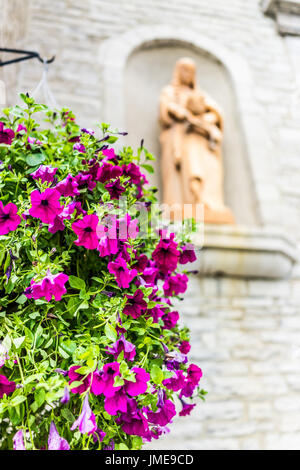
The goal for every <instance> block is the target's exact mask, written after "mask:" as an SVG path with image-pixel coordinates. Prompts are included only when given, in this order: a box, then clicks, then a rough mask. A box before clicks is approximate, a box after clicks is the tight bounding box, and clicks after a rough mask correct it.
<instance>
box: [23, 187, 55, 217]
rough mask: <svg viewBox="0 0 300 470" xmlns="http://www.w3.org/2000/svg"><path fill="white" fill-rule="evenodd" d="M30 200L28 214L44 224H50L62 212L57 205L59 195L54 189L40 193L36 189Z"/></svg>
mask: <svg viewBox="0 0 300 470" xmlns="http://www.w3.org/2000/svg"><path fill="white" fill-rule="evenodd" d="M30 198H31V208H30V209H29V214H30V215H31V216H32V217H37V218H39V219H41V221H42V222H43V223H44V224H51V223H52V222H53V221H54V219H55V217H56V216H57V215H59V214H60V213H61V212H62V210H63V207H62V206H61V205H60V203H59V198H60V193H59V192H58V191H56V189H51V188H47V189H45V191H43V192H42V193H40V192H39V191H38V190H37V189H36V190H35V191H33V192H32V193H31V196H30Z"/></svg>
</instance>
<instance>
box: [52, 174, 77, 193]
mask: <svg viewBox="0 0 300 470" xmlns="http://www.w3.org/2000/svg"><path fill="white" fill-rule="evenodd" d="M55 189H56V190H57V191H58V192H59V193H60V194H61V195H62V196H64V197H68V196H71V197H74V196H78V195H79V194H80V193H79V191H78V183H77V181H76V178H74V177H73V176H72V175H71V174H70V173H69V174H68V176H67V177H66V178H65V179H63V180H62V181H60V182H59V183H58V184H57V185H56V186H55Z"/></svg>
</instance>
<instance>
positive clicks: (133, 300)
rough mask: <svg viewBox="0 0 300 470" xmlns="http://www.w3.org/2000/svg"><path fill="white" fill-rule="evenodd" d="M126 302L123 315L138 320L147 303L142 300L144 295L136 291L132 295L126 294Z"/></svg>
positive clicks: (138, 290)
mask: <svg viewBox="0 0 300 470" xmlns="http://www.w3.org/2000/svg"><path fill="white" fill-rule="evenodd" d="M126 297H127V302H126V305H125V307H124V309H123V313H125V314H126V315H130V316H131V317H132V318H134V319H137V318H139V317H140V316H141V315H142V313H143V312H145V311H146V309H147V302H146V301H145V300H144V294H143V292H142V291H141V290H140V289H137V290H136V291H135V293H134V294H133V295H130V294H126Z"/></svg>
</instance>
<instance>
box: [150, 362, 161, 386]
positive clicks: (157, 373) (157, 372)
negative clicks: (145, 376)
mask: <svg viewBox="0 0 300 470" xmlns="http://www.w3.org/2000/svg"><path fill="white" fill-rule="evenodd" d="M150 375H151V379H152V380H153V382H154V383H155V384H157V385H159V384H161V383H162V381H163V378H164V374H163V371H162V370H161V368H160V367H159V366H158V365H157V364H153V365H152V367H151V372H150Z"/></svg>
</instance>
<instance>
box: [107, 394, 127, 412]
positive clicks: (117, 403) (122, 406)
mask: <svg viewBox="0 0 300 470" xmlns="http://www.w3.org/2000/svg"><path fill="white" fill-rule="evenodd" d="M104 409H105V411H106V412H107V413H108V414H110V415H112V416H114V415H116V414H117V413H118V412H119V411H121V412H123V413H126V411H127V396H126V393H125V392H124V390H122V389H121V390H119V391H117V392H116V393H115V394H114V396H112V397H106V398H105V400H104Z"/></svg>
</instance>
